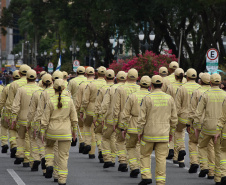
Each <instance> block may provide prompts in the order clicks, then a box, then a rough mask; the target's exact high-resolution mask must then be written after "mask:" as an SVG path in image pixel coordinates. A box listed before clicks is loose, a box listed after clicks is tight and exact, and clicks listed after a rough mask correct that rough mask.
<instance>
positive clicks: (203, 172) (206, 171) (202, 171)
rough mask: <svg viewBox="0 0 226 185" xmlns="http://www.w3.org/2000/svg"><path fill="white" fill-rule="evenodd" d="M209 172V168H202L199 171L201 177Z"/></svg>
mask: <svg viewBox="0 0 226 185" xmlns="http://www.w3.org/2000/svg"><path fill="white" fill-rule="evenodd" d="M208 173H209V170H207V169H205V170H201V171H200V172H199V177H206V175H207V174H208Z"/></svg>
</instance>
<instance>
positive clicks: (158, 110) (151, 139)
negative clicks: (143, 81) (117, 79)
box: [138, 75, 178, 185]
mask: <svg viewBox="0 0 226 185" xmlns="http://www.w3.org/2000/svg"><path fill="white" fill-rule="evenodd" d="M151 82H152V88H154V91H153V92H152V93H151V94H149V95H147V96H146V97H144V99H143V101H142V103H141V108H140V114H139V117H138V130H139V135H138V138H139V140H141V142H140V144H141V148H140V152H141V159H140V160H141V177H142V181H141V182H140V183H139V185H147V184H150V183H152V174H151V168H150V165H151V164H150V156H151V154H152V151H153V149H155V158H156V168H155V179H156V184H157V185H165V181H166V157H167V155H168V150H169V149H168V148H169V147H168V145H169V141H170V140H171V139H172V136H173V133H174V131H175V128H176V124H177V121H178V120H177V111H176V107H175V103H174V100H173V98H172V96H170V95H168V94H166V93H164V92H162V90H161V87H162V83H163V79H162V77H161V76H159V75H155V76H153V77H152V80H151Z"/></svg>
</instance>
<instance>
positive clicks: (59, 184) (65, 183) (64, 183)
mask: <svg viewBox="0 0 226 185" xmlns="http://www.w3.org/2000/svg"><path fill="white" fill-rule="evenodd" d="M58 185H66V183H64V184H60V183H59V184H58Z"/></svg>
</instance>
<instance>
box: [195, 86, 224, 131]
mask: <svg viewBox="0 0 226 185" xmlns="http://www.w3.org/2000/svg"><path fill="white" fill-rule="evenodd" d="M225 97H226V93H225V91H223V90H221V89H219V87H218V86H214V87H212V88H211V89H210V90H208V91H206V92H205V93H204V94H203V95H202V96H201V99H200V101H199V103H198V107H197V110H196V113H195V116H194V123H196V124H201V128H202V132H203V133H205V134H207V135H215V134H216V133H217V124H218V120H219V119H220V117H221V113H222V104H223V101H224V99H225ZM204 111H205V116H204V120H203V123H202V122H201V118H202V115H203V113H204Z"/></svg>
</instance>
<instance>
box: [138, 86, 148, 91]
mask: <svg viewBox="0 0 226 185" xmlns="http://www.w3.org/2000/svg"><path fill="white" fill-rule="evenodd" d="M140 90H141V91H148V89H146V88H142V87H141V88H140Z"/></svg>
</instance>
